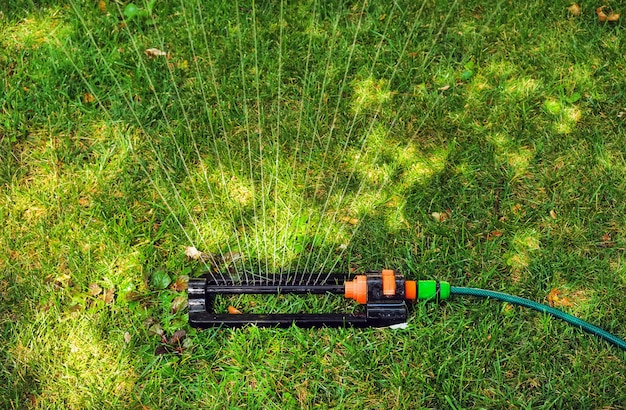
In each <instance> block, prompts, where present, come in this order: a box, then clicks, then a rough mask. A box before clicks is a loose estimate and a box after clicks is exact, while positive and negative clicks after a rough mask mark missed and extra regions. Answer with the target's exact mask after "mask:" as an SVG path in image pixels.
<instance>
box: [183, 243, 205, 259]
mask: <svg viewBox="0 0 626 410" xmlns="http://www.w3.org/2000/svg"><path fill="white" fill-rule="evenodd" d="M185 256H187V257H189V258H191V259H193V260H198V259H200V256H202V252H200V251H199V250H197V249H196V248H195V246H188V247H186V248H185Z"/></svg>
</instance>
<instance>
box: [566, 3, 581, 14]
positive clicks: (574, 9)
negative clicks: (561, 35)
mask: <svg viewBox="0 0 626 410" xmlns="http://www.w3.org/2000/svg"><path fill="white" fill-rule="evenodd" d="M567 11H569V14H571V15H572V16H574V17H578V16H580V12H581V10H580V6H579V5H578V4H576V3H574V4H572V5H571V6H569V7H568V8H567Z"/></svg>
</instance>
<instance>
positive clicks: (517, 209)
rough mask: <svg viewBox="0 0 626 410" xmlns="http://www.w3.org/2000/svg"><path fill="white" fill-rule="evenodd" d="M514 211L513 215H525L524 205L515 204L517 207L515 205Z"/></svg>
mask: <svg viewBox="0 0 626 410" xmlns="http://www.w3.org/2000/svg"><path fill="white" fill-rule="evenodd" d="M512 210H513V213H514V214H515V215H523V214H524V210H523V208H522V204H515V205H513V208H512Z"/></svg>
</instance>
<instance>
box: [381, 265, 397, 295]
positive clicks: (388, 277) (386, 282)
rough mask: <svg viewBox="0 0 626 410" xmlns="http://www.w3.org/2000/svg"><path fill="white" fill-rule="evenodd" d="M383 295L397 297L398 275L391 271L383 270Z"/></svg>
mask: <svg viewBox="0 0 626 410" xmlns="http://www.w3.org/2000/svg"><path fill="white" fill-rule="evenodd" d="M382 279H383V295H385V296H395V294H396V275H395V274H394V273H393V271H392V270H391V269H383V273H382Z"/></svg>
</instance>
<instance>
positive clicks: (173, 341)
mask: <svg viewBox="0 0 626 410" xmlns="http://www.w3.org/2000/svg"><path fill="white" fill-rule="evenodd" d="M186 335H187V333H186V332H185V331H184V330H183V329H180V330H177V331H175V332H174V334H173V335H172V337H170V339H169V340H168V341H167V343H168V344H170V345H177V344H180V342H181V341H182V340H183V339H184V338H185V336H186Z"/></svg>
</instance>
